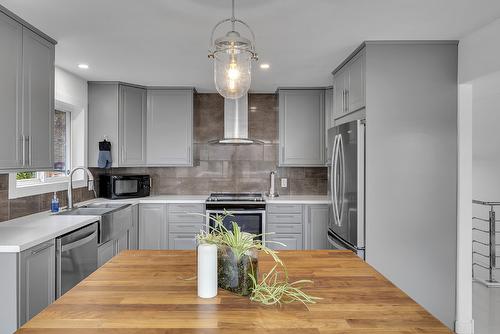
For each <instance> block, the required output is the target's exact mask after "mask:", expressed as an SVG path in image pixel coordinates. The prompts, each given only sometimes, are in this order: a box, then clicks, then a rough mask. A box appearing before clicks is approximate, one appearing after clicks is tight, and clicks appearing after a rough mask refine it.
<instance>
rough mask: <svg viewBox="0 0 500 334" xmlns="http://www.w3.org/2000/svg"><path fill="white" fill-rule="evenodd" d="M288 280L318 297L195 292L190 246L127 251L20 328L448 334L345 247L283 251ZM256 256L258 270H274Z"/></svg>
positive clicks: (45, 330) (156, 333)
mask: <svg viewBox="0 0 500 334" xmlns="http://www.w3.org/2000/svg"><path fill="white" fill-rule="evenodd" d="M280 256H281V258H282V259H283V261H284V262H285V263H286V264H287V267H288V270H289V274H290V279H291V280H298V279H311V280H313V281H314V283H313V284H312V285H311V286H310V287H307V288H306V289H305V290H306V291H307V292H308V293H310V294H312V295H314V296H318V297H322V298H323V299H322V300H320V301H319V302H318V303H317V304H314V305H310V306H309V309H308V308H306V307H305V306H304V305H302V304H288V305H284V306H281V307H280V306H263V305H260V304H257V303H254V302H251V301H249V299H248V298H245V297H240V296H237V295H234V294H232V293H230V292H227V291H224V290H221V289H219V294H218V296H217V297H215V298H213V299H201V298H198V297H197V294H196V280H193V279H192V280H186V278H190V277H191V278H192V277H193V276H194V275H195V274H196V272H195V271H196V267H195V252H193V251H126V252H123V253H121V254H119V255H118V256H116V257H115V258H113V259H112V260H111V261H110V262H108V263H107V264H106V265H104V266H103V267H101V268H100V269H98V270H97V271H96V272H94V273H93V274H92V275H91V276H89V277H88V278H87V279H85V280H84V281H82V282H81V283H80V284H79V285H77V286H76V287H75V288H73V289H72V290H71V291H69V292H68V293H66V294H65V295H64V296H62V297H61V298H60V299H58V300H57V301H56V302H55V303H54V304H52V305H50V306H49V307H48V308H46V309H45V310H44V311H42V312H41V313H40V314H39V315H37V316H36V317H35V318H33V319H32V320H31V321H29V322H28V323H26V324H25V325H24V326H23V327H22V328H21V329H19V331H18V332H19V333H26V334H28V333H61V334H62V333H70V334H73V333H113V334H115V333H146V334H153V333H154V334H160V333H286V334H295V333H300V334H308V333H336V334H337V333H366V334H368V333H408V334H409V333H451V331H449V329H448V328H447V327H445V326H444V325H443V324H442V323H441V322H439V321H438V320H437V319H436V318H434V317H433V316H432V315H430V314H429V313H428V312H427V311H426V310H424V309H423V308H422V307H421V306H419V305H418V304H417V303H415V302H414V301H413V300H412V299H411V298H409V297H408V296H407V295H406V294H405V293H403V292H402V291H401V290H400V289H398V288H397V287H395V286H394V285H393V284H392V283H390V282H389V281H388V280H387V279H385V278H384V277H383V276H382V275H380V274H379V273H377V272H376V271H375V270H374V269H373V268H372V267H370V266H369V265H368V264H366V263H365V262H363V261H361V260H360V259H359V258H358V257H356V256H355V255H354V254H352V253H351V252H348V251H282V252H280ZM272 265H273V263H272V260H271V259H270V258H269V257H268V256H266V255H263V254H261V255H260V256H259V270H260V271H261V273H262V271H265V270H269V269H270V268H271V267H272Z"/></svg>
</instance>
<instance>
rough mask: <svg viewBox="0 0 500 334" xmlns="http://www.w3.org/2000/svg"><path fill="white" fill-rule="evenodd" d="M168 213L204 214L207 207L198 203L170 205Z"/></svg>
mask: <svg viewBox="0 0 500 334" xmlns="http://www.w3.org/2000/svg"><path fill="white" fill-rule="evenodd" d="M168 212H180V213H186V212H189V213H204V212H205V205H203V204H196V203H180V204H169V205H168Z"/></svg>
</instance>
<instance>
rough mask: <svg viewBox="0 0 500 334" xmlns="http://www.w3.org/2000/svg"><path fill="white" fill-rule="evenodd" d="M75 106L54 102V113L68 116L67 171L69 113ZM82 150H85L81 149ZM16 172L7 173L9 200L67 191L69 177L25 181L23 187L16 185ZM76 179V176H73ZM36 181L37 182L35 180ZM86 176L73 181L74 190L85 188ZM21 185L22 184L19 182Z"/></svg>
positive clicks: (71, 120) (69, 152)
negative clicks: (63, 113)
mask: <svg viewBox="0 0 500 334" xmlns="http://www.w3.org/2000/svg"><path fill="white" fill-rule="evenodd" d="M77 108H78V107H77V106H74V105H71V104H68V103H66V102H63V101H59V100H55V108H54V113H55V111H56V110H57V111H61V112H65V113H67V115H68V116H69V122H68V121H67V122H66V131H67V132H66V133H67V137H68V143H67V144H66V145H67V147H68V148H69V149H67V150H66V161H67V162H68V165H69V168H68V169H67V170H68V171H69V170H71V169H72V168H73V164H72V153H73V152H72V148H73V146H72V133H73V131H72V130H71V127H72V126H73V125H72V123H73V118H72V116H71V113H72V112H73V111H76V110H77ZM68 129H69V135H68ZM82 149H83V150H84V149H85V148H84V147H82ZM35 172H36V173H42V172H43V171H35ZM16 175H17V172H14V173H9V199H14V198H20V197H26V196H33V195H40V194H45V193H51V192H55V191H62V190H67V189H68V183H69V176H56V177H51V178H49V179H48V180H47V181H45V182H39V181H31V182H30V181H29V180H26V182H25V184H24V185H20V184H18V180H17V179H16ZM75 177H76V175H75ZM37 180H39V179H38V178H37ZM86 180H87V176H86V175H84V176H83V177H80V178H78V179H75V178H74V179H73V187H74V188H81V187H85V186H86V185H87V182H86ZM21 183H23V182H21Z"/></svg>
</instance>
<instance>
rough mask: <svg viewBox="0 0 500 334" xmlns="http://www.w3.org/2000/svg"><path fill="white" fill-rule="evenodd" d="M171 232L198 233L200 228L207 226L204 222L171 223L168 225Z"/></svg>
mask: <svg viewBox="0 0 500 334" xmlns="http://www.w3.org/2000/svg"><path fill="white" fill-rule="evenodd" d="M168 228H169V233H193V234H198V233H200V230H202V229H204V228H205V224H204V223H196V224H186V223H170V224H169V225H168Z"/></svg>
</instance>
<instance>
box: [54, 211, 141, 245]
mask: <svg viewBox="0 0 500 334" xmlns="http://www.w3.org/2000/svg"><path fill="white" fill-rule="evenodd" d="M58 215H62V216H72V215H73V216H100V217H101V219H100V222H99V239H98V240H99V244H100V245H101V244H103V243H105V242H107V241H109V240H111V239H113V238H116V237H118V236H119V235H121V233H123V232H124V231H126V230H128V229H129V228H130V227H131V226H132V208H131V204H124V203H91V204H87V205H82V206H80V207H77V208H74V209H72V210H67V211H62V212H60V213H58Z"/></svg>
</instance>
